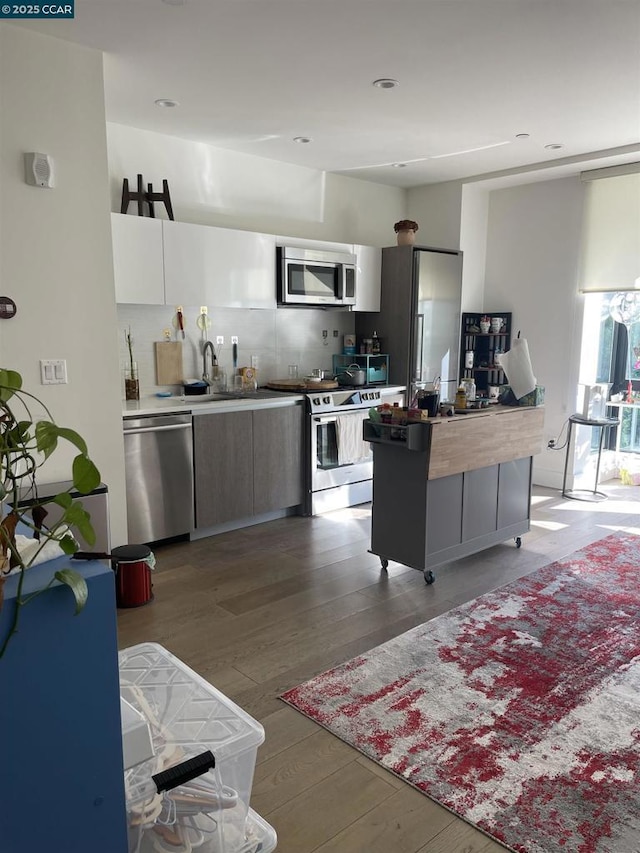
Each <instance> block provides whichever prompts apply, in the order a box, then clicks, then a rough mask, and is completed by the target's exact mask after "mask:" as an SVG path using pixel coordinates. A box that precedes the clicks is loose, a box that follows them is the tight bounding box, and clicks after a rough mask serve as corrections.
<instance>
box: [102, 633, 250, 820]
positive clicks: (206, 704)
mask: <svg viewBox="0 0 640 853" xmlns="http://www.w3.org/2000/svg"><path fill="white" fill-rule="evenodd" d="M118 662H119V668H120V695H121V696H122V698H123V699H125V700H126V701H127V702H129V703H130V704H131V705H133V707H134V708H136V709H137V710H138V711H140V712H141V713H142V714H143V715H144V716H145V718H146V719H147V722H148V723H149V725H150V728H151V734H152V739H154V741H156V740H157V741H158V742H160V743H162V744H163V745H164V746H165V752H166V745H167V743H170V744H172V745H173V746H175V747H176V749H175V752H176V760H175V761H170V762H169V763H168V764H167V765H166V766H165V767H164V768H163V769H167V767H170V766H173V765H175V764H178V763H180V762H182V761H184V760H186V759H188V758H192V757H195V756H197V755H201V754H202V752H203V750H206V749H209V750H211V752H212V753H213V755H214V757H215V759H216V766H217V767H220V766H221V765H222V764H223V763H224V762H225V761H229V760H233V759H234V757H236V756H239V755H240V754H242V753H244V752H246V751H248V750H252V749H257V747H258V746H259V745H260V744H261V743H263V742H264V728H263V727H262V726H261V725H260V723H259V722H258V721H257V720H254V719H253V717H251V716H249V714H247V713H246V711H243V710H242V708H240V707H239V706H238V705H236V704H235V702H232V701H231V699H229V698H228V697H227V696H225V695H224V694H223V693H220V691H219V690H217V689H216V688H215V687H214V686H213V685H212V684H209V683H208V682H207V681H205V679H204V678H202V677H201V676H200V675H198V673H196V672H194V671H193V670H192V669H190V668H189V667H188V666H187V665H186V664H184V663H183V662H182V661H181V660H179V659H178V658H176V657H175V656H174V655H172V654H171V652H169V651H167V650H166V649H165V648H164V647H163V646H160V645H159V644H157V643H141V644H139V645H137V646H131V647H129V648H127V649H123V650H122V651H121V652H120V653H119V655H118ZM157 764H158V762H157V760H156V758H153V759H150V760H149V761H146V762H144V763H142V764H139V765H138V766H137V767H135V768H134V771H135V772H130V775H129V776H128V779H127V782H128V784H127V801H128V803H129V804H132V803H136V802H138V801H139V800H141V799H144V798H146V797H148V796H149V794H150V792H152V791H155V785H154V783H153V780H152V779H151V776H152V775H153V774H154V773H157V772H158V769H159V768H158V766H157Z"/></svg>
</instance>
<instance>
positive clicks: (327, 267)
mask: <svg viewBox="0 0 640 853" xmlns="http://www.w3.org/2000/svg"><path fill="white" fill-rule="evenodd" d="M277 264H278V302H279V303H280V305H307V306H313V305H316V306H320V307H322V308H329V307H349V306H351V305H355V303H356V256H355V255H352V254H349V253H347V252H323V251H316V250H315V249H299V248H289V247H286V246H278V248H277Z"/></svg>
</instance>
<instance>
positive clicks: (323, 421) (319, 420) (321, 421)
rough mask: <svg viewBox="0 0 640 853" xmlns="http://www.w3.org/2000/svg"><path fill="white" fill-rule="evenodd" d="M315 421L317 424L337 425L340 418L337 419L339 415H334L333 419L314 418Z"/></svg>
mask: <svg viewBox="0 0 640 853" xmlns="http://www.w3.org/2000/svg"><path fill="white" fill-rule="evenodd" d="M313 420H314V421H315V423H317V424H335V422H336V421H337V420H338V418H337V415H334V416H333V417H329V418H318V417H314V419H313Z"/></svg>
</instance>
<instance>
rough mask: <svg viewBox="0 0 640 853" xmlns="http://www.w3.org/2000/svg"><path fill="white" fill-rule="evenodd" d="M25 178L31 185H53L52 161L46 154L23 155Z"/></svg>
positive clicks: (32, 153)
mask: <svg viewBox="0 0 640 853" xmlns="http://www.w3.org/2000/svg"><path fill="white" fill-rule="evenodd" d="M24 171H25V180H26V182H27V183H28V184H29V185H30V186H32V187H52V186H53V161H52V160H51V157H49V155H48V154H37V153H35V152H30V153H28V154H25V155H24Z"/></svg>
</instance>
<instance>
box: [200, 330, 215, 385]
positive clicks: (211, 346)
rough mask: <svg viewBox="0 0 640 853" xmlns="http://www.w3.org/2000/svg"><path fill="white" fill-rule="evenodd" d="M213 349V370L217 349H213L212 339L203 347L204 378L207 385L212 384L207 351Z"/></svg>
mask: <svg viewBox="0 0 640 853" xmlns="http://www.w3.org/2000/svg"><path fill="white" fill-rule="evenodd" d="M208 350H211V370H212V371H213V365H214V361H215V357H216V354H215V350H214V349H213V344H212V343H211V341H205V342H204V346H203V347H202V378H203V380H204V381H205V382H206V383H207V385H211V382H210V380H209V374H208V373H207V351H208Z"/></svg>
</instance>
